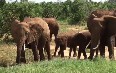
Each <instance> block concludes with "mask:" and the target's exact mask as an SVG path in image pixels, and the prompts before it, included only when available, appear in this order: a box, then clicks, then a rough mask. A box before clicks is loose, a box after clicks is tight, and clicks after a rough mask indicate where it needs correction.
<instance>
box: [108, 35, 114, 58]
mask: <svg viewBox="0 0 116 73" xmlns="http://www.w3.org/2000/svg"><path fill="white" fill-rule="evenodd" d="M111 39H112V37H110V38H108V51H109V58H110V59H114V46H113V42H112V40H111Z"/></svg>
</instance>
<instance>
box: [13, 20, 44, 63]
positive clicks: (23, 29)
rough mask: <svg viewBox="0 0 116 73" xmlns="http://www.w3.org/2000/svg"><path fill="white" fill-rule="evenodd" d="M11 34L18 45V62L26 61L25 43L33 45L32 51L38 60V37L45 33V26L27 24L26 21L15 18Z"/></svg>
mask: <svg viewBox="0 0 116 73" xmlns="http://www.w3.org/2000/svg"><path fill="white" fill-rule="evenodd" d="M11 34H12V36H13V38H14V40H15V42H16V45H17V57H16V63H18V64H19V63H21V62H24V63H25V62H26V59H25V44H30V45H33V48H32V52H33V55H34V60H35V61H38V50H37V44H38V39H39V38H40V37H41V36H42V35H43V28H42V27H41V26H40V25H38V24H27V23H26V22H20V21H18V20H16V19H13V20H12V25H11Z"/></svg>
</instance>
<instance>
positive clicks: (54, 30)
mask: <svg viewBox="0 0 116 73" xmlns="http://www.w3.org/2000/svg"><path fill="white" fill-rule="evenodd" d="M43 20H44V21H45V22H46V23H47V24H48V26H49V29H50V40H52V34H54V36H55V39H56V36H57V34H58V31H59V25H58V22H57V20H56V19H55V18H43Z"/></svg>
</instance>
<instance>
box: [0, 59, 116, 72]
mask: <svg viewBox="0 0 116 73" xmlns="http://www.w3.org/2000/svg"><path fill="white" fill-rule="evenodd" d="M0 73H116V62H115V61H108V60H104V59H96V60H94V61H89V60H76V59H60V58H57V59H54V60H52V61H44V62H37V63H30V64H22V65H17V66H12V67H7V68H4V67H0Z"/></svg>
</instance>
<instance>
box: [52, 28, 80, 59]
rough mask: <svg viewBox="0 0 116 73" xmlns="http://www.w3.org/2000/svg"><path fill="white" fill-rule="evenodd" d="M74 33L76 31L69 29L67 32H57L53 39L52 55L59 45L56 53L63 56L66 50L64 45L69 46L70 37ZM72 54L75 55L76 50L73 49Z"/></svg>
mask: <svg viewBox="0 0 116 73" xmlns="http://www.w3.org/2000/svg"><path fill="white" fill-rule="evenodd" d="M76 33H78V32H77V31H74V30H71V31H68V32H63V33H59V34H58V36H57V37H56V39H55V44H56V46H55V52H54V56H56V52H57V49H58V48H59V47H60V51H59V52H58V54H59V55H60V54H61V57H64V50H66V47H69V48H70V45H71V39H72V37H73V35H75V34H76ZM75 50H76V49H75ZM73 56H76V51H74V55H73Z"/></svg>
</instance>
